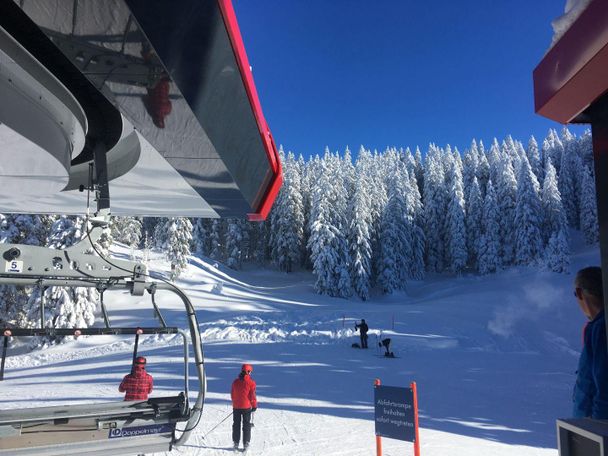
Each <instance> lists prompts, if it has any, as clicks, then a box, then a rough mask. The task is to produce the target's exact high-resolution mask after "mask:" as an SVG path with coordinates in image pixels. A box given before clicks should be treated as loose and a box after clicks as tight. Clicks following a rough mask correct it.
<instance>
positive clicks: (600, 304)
mask: <svg viewBox="0 0 608 456" xmlns="http://www.w3.org/2000/svg"><path fill="white" fill-rule="evenodd" d="M574 296H575V297H576V301H577V302H578V305H579V307H580V308H581V311H582V312H583V314H584V315H585V316H586V317H587V319H588V320H589V321H588V322H587V324H586V325H585V328H584V330H583V350H582V352H581V356H580V358H579V363H578V370H577V372H576V384H575V386H574V392H573V395H572V398H573V401H574V409H573V416H574V417H575V418H594V419H608V348H607V346H606V323H605V316H604V293H603V288H602V270H601V268H599V267H597V266H592V267H588V268H584V269H581V270H580V271H578V273H577V274H576V278H575V279H574Z"/></svg>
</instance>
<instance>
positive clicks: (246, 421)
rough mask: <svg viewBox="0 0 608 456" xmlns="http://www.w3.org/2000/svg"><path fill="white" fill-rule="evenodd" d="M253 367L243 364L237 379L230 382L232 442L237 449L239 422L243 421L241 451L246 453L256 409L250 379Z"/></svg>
mask: <svg viewBox="0 0 608 456" xmlns="http://www.w3.org/2000/svg"><path fill="white" fill-rule="evenodd" d="M251 372H253V366H252V365H251V364H243V365H242V366H241V373H240V374H239V376H238V378H237V379H236V380H235V381H234V382H232V390H231V391H230V397H231V398H232V409H233V410H232V412H233V414H232V419H233V421H232V442H233V443H234V449H235V450H236V449H238V447H239V442H240V440H241V420H242V421H243V450H244V451H247V448H248V447H249V442H250V441H251V414H252V413H253V412H255V411H256V410H257V409H258V401H257V398H256V397H255V386H256V385H255V381H253V379H252V378H251Z"/></svg>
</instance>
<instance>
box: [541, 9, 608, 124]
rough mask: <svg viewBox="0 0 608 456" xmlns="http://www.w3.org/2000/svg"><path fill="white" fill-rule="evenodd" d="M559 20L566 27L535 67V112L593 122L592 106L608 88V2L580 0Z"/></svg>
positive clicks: (561, 119) (566, 120)
mask: <svg viewBox="0 0 608 456" xmlns="http://www.w3.org/2000/svg"><path fill="white" fill-rule="evenodd" d="M556 22H563V23H565V27H564V30H563V31H561V33H560V34H559V35H558V36H556V38H557V37H559V39H557V40H556V41H555V43H554V45H553V46H552V47H551V49H549V51H548V52H547V54H546V55H545V56H544V58H543V59H542V60H541V62H540V63H539V64H538V66H537V67H536V69H535V70H534V101H535V108H536V112H537V113H538V114H541V115H542V116H545V117H548V118H549V119H552V120H555V121H557V122H560V123H562V124H566V123H591V114H590V111H589V109H590V108H591V107H592V106H593V105H594V104H595V103H596V102H597V101H598V100H599V99H600V98H601V97H602V95H604V96H605V94H606V92H607V91H608V2H605V1H601V0H599V1H598V0H591V1H589V0H579V2H578V8H573V10H572V11H570V12H568V13H567V14H565V15H564V16H563V17H562V18H560V19H558V21H556ZM554 27H555V22H554Z"/></svg>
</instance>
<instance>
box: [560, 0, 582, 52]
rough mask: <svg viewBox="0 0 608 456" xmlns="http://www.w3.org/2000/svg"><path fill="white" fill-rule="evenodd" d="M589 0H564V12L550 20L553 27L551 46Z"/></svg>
mask: <svg viewBox="0 0 608 456" xmlns="http://www.w3.org/2000/svg"><path fill="white" fill-rule="evenodd" d="M589 3H591V0H566V7H565V8H564V14H562V15H561V16H560V17H558V18H556V19H554V20H553V22H551V26H552V27H553V40H552V41H551V47H553V46H554V45H555V43H557V42H558V41H559V40H560V38H561V37H562V36H564V33H566V32H567V31H568V29H569V28H570V26H571V25H572V24H573V23H574V22H575V21H576V20H577V19H578V18H579V16H580V15H581V13H582V12H583V11H585V9H586V8H587V7H588V6H589Z"/></svg>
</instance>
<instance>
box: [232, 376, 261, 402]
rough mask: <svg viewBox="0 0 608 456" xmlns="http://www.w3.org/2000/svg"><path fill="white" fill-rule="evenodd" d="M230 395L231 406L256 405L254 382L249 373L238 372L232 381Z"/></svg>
mask: <svg viewBox="0 0 608 456" xmlns="http://www.w3.org/2000/svg"><path fill="white" fill-rule="evenodd" d="M230 397H231V398H232V408H235V409H249V408H257V407H258V400H257V398H256V397H255V382H254V381H253V379H252V378H251V377H250V376H249V375H244V374H240V375H239V377H238V378H237V379H236V380H235V381H234V382H232V389H231V391H230Z"/></svg>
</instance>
